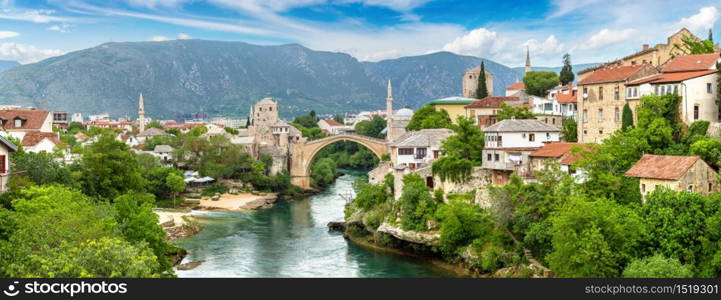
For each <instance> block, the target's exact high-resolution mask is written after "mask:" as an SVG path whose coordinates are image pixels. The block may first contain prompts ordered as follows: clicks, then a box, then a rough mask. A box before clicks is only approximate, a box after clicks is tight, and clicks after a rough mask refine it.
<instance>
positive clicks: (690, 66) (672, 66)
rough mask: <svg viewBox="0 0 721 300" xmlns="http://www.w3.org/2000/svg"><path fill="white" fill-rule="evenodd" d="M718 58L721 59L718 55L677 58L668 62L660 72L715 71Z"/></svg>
mask: <svg viewBox="0 0 721 300" xmlns="http://www.w3.org/2000/svg"><path fill="white" fill-rule="evenodd" d="M719 58H721V57H719V54H718V53H711V54H696V55H684V56H677V57H676V58H674V59H672V60H671V61H669V62H668V63H667V64H666V65H665V66H664V67H663V69H662V70H661V71H663V72H664V73H667V72H684V71H700V70H708V69H711V68H713V69H716V61H718V60H719Z"/></svg>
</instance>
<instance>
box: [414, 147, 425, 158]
mask: <svg viewBox="0 0 721 300" xmlns="http://www.w3.org/2000/svg"><path fill="white" fill-rule="evenodd" d="M426 154H428V152H427V151H426V148H418V149H416V158H424V157H426Z"/></svg>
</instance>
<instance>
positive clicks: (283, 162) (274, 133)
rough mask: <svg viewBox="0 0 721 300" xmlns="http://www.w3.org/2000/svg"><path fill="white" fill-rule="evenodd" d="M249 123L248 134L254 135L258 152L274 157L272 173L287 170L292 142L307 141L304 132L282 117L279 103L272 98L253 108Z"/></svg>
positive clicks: (263, 100) (260, 102) (264, 99)
mask: <svg viewBox="0 0 721 300" xmlns="http://www.w3.org/2000/svg"><path fill="white" fill-rule="evenodd" d="M249 123H250V125H249V126H248V136H250V137H253V142H254V143H255V144H256V146H255V147H254V148H255V149H256V150H257V151H258V154H259V155H262V154H265V155H269V156H271V157H272V158H273V165H272V166H271V168H270V174H271V175H275V174H278V173H280V172H283V171H287V170H288V164H289V159H290V147H291V144H293V143H303V142H305V138H304V137H303V135H302V133H301V132H300V131H299V130H298V129H297V128H295V127H293V126H291V125H290V124H288V122H286V121H283V120H281V119H280V116H279V113H278V103H277V102H276V101H275V100H273V99H272V98H263V99H262V100H260V101H258V103H256V104H255V105H254V106H253V107H252V108H251V117H250V119H249Z"/></svg>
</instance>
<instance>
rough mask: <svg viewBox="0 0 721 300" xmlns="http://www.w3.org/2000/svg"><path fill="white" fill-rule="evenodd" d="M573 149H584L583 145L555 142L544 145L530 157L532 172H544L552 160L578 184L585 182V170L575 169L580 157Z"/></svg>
mask: <svg viewBox="0 0 721 300" xmlns="http://www.w3.org/2000/svg"><path fill="white" fill-rule="evenodd" d="M573 147H584V148H586V146H585V144H581V143H567V142H554V143H547V144H545V145H543V147H541V148H540V149H538V150H536V151H535V152H533V153H531V154H529V155H528V157H529V158H530V160H531V171H538V170H542V169H543V167H544V164H545V162H546V161H547V160H549V159H552V160H555V161H556V162H558V164H559V165H560V166H561V171H563V172H565V173H568V174H569V175H571V176H573V177H574V179H575V180H576V182H577V183H582V182H583V181H585V178H586V174H585V172H584V171H583V170H578V169H576V168H575V167H573V163H574V162H576V161H577V160H578V159H579V158H580V157H579V155H578V154H575V153H574V152H572V150H571V149H572V148H573Z"/></svg>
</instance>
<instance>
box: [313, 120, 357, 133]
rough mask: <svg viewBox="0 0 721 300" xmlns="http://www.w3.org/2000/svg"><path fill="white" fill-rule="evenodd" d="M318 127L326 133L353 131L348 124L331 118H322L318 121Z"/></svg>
mask: <svg viewBox="0 0 721 300" xmlns="http://www.w3.org/2000/svg"><path fill="white" fill-rule="evenodd" d="M318 128H320V130H321V131H323V132H325V133H327V134H333V135H335V134H341V133H348V132H353V129H352V128H351V127H350V126H346V125H344V124H341V123H339V122H338V121H336V120H333V119H322V120H320V121H318Z"/></svg>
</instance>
